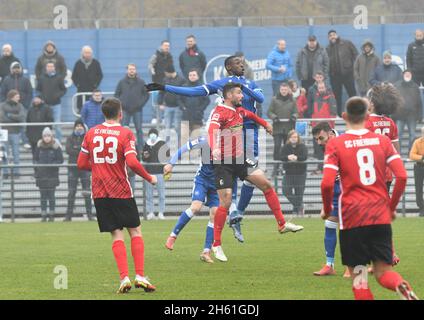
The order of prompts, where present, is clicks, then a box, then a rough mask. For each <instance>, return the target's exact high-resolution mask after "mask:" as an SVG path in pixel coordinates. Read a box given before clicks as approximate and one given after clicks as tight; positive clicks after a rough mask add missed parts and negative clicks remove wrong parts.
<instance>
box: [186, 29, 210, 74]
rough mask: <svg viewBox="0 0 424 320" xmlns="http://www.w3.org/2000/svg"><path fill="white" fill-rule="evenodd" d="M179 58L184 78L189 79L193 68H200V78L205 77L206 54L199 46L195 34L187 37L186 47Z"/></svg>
mask: <svg viewBox="0 0 424 320" xmlns="http://www.w3.org/2000/svg"><path fill="white" fill-rule="evenodd" d="M179 60H180V69H181V72H182V74H183V76H184V78H186V79H187V80H188V73H189V72H190V70H193V69H197V70H199V75H200V79H202V78H203V73H204V72H205V69H206V56H205V54H204V53H203V52H202V51H201V50H200V49H199V47H198V46H197V41H196V37H195V36H194V35H189V36H187V37H186V48H185V50H184V51H183V52H181V54H180V59H179Z"/></svg>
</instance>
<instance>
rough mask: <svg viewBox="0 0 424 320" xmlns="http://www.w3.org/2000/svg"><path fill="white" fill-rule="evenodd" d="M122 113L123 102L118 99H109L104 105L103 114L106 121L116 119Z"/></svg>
mask: <svg viewBox="0 0 424 320" xmlns="http://www.w3.org/2000/svg"><path fill="white" fill-rule="evenodd" d="M119 111H121V101H119V99H117V98H113V97H111V98H107V99H106V100H105V101H103V103H102V112H103V115H104V116H105V118H106V119H116V118H117V117H118V115H119Z"/></svg>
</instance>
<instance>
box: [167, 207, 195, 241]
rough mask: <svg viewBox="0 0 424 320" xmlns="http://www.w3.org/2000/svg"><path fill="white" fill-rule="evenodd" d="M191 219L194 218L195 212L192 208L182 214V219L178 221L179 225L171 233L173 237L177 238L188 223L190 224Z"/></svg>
mask: <svg viewBox="0 0 424 320" xmlns="http://www.w3.org/2000/svg"><path fill="white" fill-rule="evenodd" d="M191 218H193V212H192V211H191V209H190V208H188V209H187V210H186V211H184V212H183V213H181V215H180V218H179V219H178V221H177V224H176V225H175V227H174V230H173V231H172V233H171V236H173V237H176V236H178V234H179V233H180V232H181V230H183V229H184V227H185V226H186V224H187V223H189V222H190V220H191Z"/></svg>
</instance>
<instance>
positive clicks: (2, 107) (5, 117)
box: [0, 101, 25, 134]
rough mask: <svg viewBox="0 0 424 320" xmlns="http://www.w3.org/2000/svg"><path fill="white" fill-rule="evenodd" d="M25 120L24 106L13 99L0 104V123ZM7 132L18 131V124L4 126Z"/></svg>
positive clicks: (14, 132)
mask: <svg viewBox="0 0 424 320" xmlns="http://www.w3.org/2000/svg"><path fill="white" fill-rule="evenodd" d="M24 121H25V111H24V107H23V105H22V104H20V103H16V102H14V101H5V102H2V103H1V104H0V123H20V122H24ZM4 128H5V129H6V130H7V131H8V132H9V134H17V133H19V132H20V130H21V127H20V126H12V127H4Z"/></svg>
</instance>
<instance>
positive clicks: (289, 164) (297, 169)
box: [280, 130, 308, 216]
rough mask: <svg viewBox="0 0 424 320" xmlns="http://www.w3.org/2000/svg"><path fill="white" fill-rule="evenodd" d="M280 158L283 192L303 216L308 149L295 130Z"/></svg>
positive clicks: (290, 133)
mask: <svg viewBox="0 0 424 320" xmlns="http://www.w3.org/2000/svg"><path fill="white" fill-rule="evenodd" d="M280 159H281V161H283V168H284V178H283V194H284V195H285V196H286V197H287V199H288V200H289V201H290V203H291V204H292V205H293V214H296V215H298V216H303V215H304V213H305V209H304V205H303V194H304V193H305V184H306V168H307V164H306V163H305V161H306V160H307V159H308V149H307V148H306V146H305V144H303V143H302V140H301V139H300V136H299V134H298V133H297V132H296V131H295V130H292V131H290V132H289V134H288V136H287V142H286V144H285V145H284V146H283V147H282V148H281V155H280ZM293 191H294V192H293Z"/></svg>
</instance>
